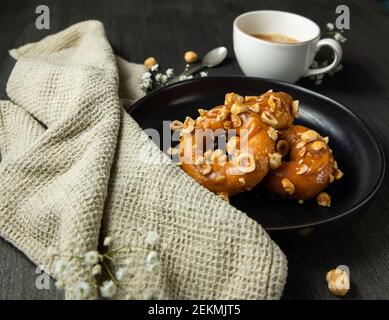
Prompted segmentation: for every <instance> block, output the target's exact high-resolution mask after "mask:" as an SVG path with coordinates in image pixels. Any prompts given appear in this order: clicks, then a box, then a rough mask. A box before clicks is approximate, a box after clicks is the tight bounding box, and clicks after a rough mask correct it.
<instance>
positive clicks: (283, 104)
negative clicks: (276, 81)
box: [245, 90, 299, 129]
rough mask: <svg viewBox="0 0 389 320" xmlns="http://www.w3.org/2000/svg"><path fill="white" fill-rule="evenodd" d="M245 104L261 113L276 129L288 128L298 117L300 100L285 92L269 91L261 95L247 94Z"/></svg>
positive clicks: (263, 118) (266, 121) (264, 119)
mask: <svg viewBox="0 0 389 320" xmlns="http://www.w3.org/2000/svg"><path fill="white" fill-rule="evenodd" d="M245 104H246V105H247V106H248V107H249V108H250V110H254V111H256V112H259V113H260V114H261V118H262V120H263V121H264V122H265V123H266V124H267V125H269V126H271V127H273V128H274V129H286V128H288V127H290V126H291V125H292V123H293V120H294V118H295V117H298V112H299V101H298V100H293V98H292V97H291V96H290V95H288V94H287V93H285V92H273V91H272V90H269V91H268V92H266V93H264V94H262V95H260V96H246V97H245Z"/></svg>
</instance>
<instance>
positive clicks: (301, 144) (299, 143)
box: [296, 141, 306, 151]
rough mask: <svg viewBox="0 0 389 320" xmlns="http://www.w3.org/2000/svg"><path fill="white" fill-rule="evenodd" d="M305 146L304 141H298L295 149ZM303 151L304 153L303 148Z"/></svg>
mask: <svg viewBox="0 0 389 320" xmlns="http://www.w3.org/2000/svg"><path fill="white" fill-rule="evenodd" d="M305 145H306V142H305V141H300V142H298V143H297V144H296V149H300V148H303V147H304V146H305ZM304 151H305V148H304Z"/></svg>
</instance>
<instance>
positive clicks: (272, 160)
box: [269, 152, 282, 170]
mask: <svg viewBox="0 0 389 320" xmlns="http://www.w3.org/2000/svg"><path fill="white" fill-rule="evenodd" d="M281 159H282V155H281V154H280V153H278V152H275V153H269V165H270V168H271V169H272V170H275V169H277V168H278V167H279V166H280V165H281Z"/></svg>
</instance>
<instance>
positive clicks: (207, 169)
mask: <svg viewBox="0 0 389 320" xmlns="http://www.w3.org/2000/svg"><path fill="white" fill-rule="evenodd" d="M198 168H199V171H200V173H201V174H202V175H203V176H207V175H209V174H210V173H211V172H212V167H211V166H210V165H209V164H204V163H203V164H199V165H198Z"/></svg>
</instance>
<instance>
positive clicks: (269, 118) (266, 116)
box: [261, 111, 278, 127]
mask: <svg viewBox="0 0 389 320" xmlns="http://www.w3.org/2000/svg"><path fill="white" fill-rule="evenodd" d="M261 119H262V121H263V122H265V123H266V124H267V125H269V126H271V127H272V126H276V125H277V124H278V120H277V119H276V118H275V117H274V116H273V115H272V114H271V113H270V112H268V111H264V112H262V114H261Z"/></svg>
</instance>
